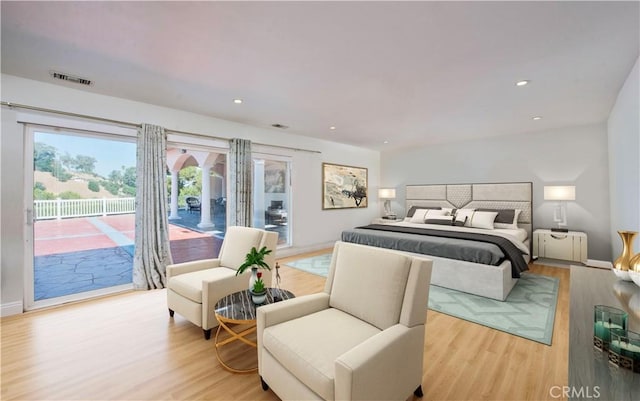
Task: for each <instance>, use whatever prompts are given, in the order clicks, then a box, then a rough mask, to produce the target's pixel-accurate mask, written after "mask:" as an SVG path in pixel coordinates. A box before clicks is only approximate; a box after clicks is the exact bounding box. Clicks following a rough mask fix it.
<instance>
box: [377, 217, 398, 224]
mask: <svg viewBox="0 0 640 401" xmlns="http://www.w3.org/2000/svg"><path fill="white" fill-rule="evenodd" d="M402 220H404V219H395V220H393V219H383V218H382V217H378V218H376V219H373V221H372V222H371V224H391V223H397V222H399V221H402Z"/></svg>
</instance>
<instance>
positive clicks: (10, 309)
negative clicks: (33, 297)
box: [0, 301, 23, 317]
mask: <svg viewBox="0 0 640 401" xmlns="http://www.w3.org/2000/svg"><path fill="white" fill-rule="evenodd" d="M22 312H23V307H22V302H21V301H15V302H8V303H6V304H2V305H1V306H0V316H1V317H5V316H11V315H19V314H21V313H22Z"/></svg>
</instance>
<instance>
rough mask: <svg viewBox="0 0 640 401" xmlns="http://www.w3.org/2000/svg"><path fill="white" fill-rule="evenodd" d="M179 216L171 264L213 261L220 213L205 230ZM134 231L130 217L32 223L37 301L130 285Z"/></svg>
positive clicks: (191, 217)
mask: <svg viewBox="0 0 640 401" xmlns="http://www.w3.org/2000/svg"><path fill="white" fill-rule="evenodd" d="M179 216H180V217H181V219H179V220H173V221H170V224H169V238H170V241H171V254H172V257H173V261H174V263H180V262H187V261H191V260H198V259H206V258H214V257H216V256H217V255H218V253H219V251H220V246H221V244H222V239H223V238H224V230H225V228H226V222H225V219H224V215H222V217H220V216H214V220H215V225H216V227H215V229H214V231H209V232H203V231H201V230H200V229H198V228H197V224H198V223H199V221H200V215H199V214H198V213H189V212H187V211H184V210H181V211H179ZM215 217H217V218H215ZM134 230H135V216H134V215H133V214H122V215H110V216H103V217H80V218H69V219H61V220H41V221H38V222H36V225H35V229H34V236H35V241H34V243H35V245H34V298H35V300H36V301H38V300H43V299H49V298H54V297H60V296H64V295H69V294H76V293H80V292H86V291H92V290H97V289H102V288H107V287H112V286H117V285H122V284H129V283H131V280H132V265H133V255H134V246H133V243H134Z"/></svg>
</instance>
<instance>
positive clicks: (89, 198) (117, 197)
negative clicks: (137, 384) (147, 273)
mask: <svg viewBox="0 0 640 401" xmlns="http://www.w3.org/2000/svg"><path fill="white" fill-rule="evenodd" d="M28 138H29V140H30V146H29V148H32V149H33V155H32V156H31V157H32V159H33V174H32V179H31V180H28V181H31V182H28V188H32V191H30V192H27V195H30V196H27V197H28V198H31V199H30V200H29V202H32V207H31V208H28V209H30V210H31V211H32V213H31V215H32V216H33V218H32V220H33V221H32V226H31V227H32V231H31V232H30V233H31V235H30V237H31V238H32V244H33V245H32V248H33V249H32V250H31V251H32V268H30V269H29V272H28V273H29V274H28V276H29V277H30V280H28V284H27V288H26V290H27V291H26V293H27V294H28V296H27V299H26V301H27V302H26V303H27V306H28V307H29V306H32V307H38V306H45V305H51V304H56V303H60V302H65V301H67V300H74V299H81V298H85V297H88V296H93V295H97V294H102V293H106V292H110V291H113V289H114V288H117V289H121V287H122V286H124V287H127V288H129V287H130V285H131V279H132V267H133V243H134V235H135V193H136V192H135V191H136V169H135V164H136V145H135V143H134V142H132V141H127V138H125V139H124V140H122V139H121V138H117V139H114V137H109V136H100V135H96V134H88V133H78V132H61V131H59V130H49V129H40V128H38V129H36V128H30V130H29V133H28ZM29 150H31V149H29Z"/></svg>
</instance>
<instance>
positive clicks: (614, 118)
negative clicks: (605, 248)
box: [607, 58, 640, 258]
mask: <svg viewBox="0 0 640 401" xmlns="http://www.w3.org/2000/svg"><path fill="white" fill-rule="evenodd" d="M638 64H640V58H638V60H636V64H635V65H634V67H633V69H632V70H631V73H630V74H629V76H628V77H627V80H626V81H625V83H624V85H623V87H622V89H621V90H620V92H619V93H618V98H617V99H616V103H615V105H614V106H613V109H612V110H611V113H610V114H609V120H608V127H607V128H608V129H607V132H608V136H609V186H610V192H611V244H612V252H613V257H614V258H616V257H617V256H618V255H620V253H621V252H622V241H621V240H620V236H619V235H618V233H617V231H618V230H631V231H640V79H639V77H640V72H639V71H638V69H639V68H640V67H639V66H638ZM634 251H635V252H640V238H638V237H636V240H635V242H634Z"/></svg>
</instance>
